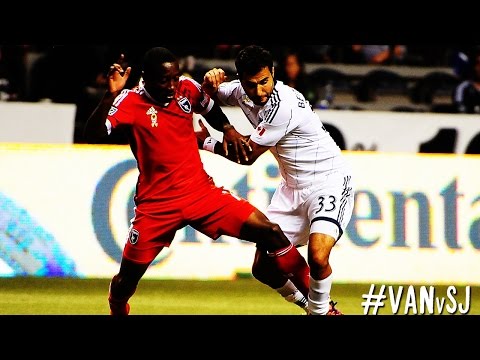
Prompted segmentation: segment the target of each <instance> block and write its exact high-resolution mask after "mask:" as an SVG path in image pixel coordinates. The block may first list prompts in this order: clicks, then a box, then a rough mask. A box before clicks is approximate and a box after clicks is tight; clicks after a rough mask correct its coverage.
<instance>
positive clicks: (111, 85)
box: [107, 54, 132, 94]
mask: <svg viewBox="0 0 480 360" xmlns="http://www.w3.org/2000/svg"><path fill="white" fill-rule="evenodd" d="M125 63H126V62H125V55H124V54H121V55H120V57H119V58H118V60H117V62H116V63H114V64H113V65H112V66H110V70H109V71H108V75H107V78H108V90H109V91H110V92H111V93H112V94H115V93H117V92H119V91H121V90H123V88H124V87H125V84H126V83H127V80H128V77H129V76H130V72H131V71H132V68H131V67H130V66H127V68H125V69H124V67H125Z"/></svg>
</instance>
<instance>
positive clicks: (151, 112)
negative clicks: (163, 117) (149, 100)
mask: <svg viewBox="0 0 480 360" xmlns="http://www.w3.org/2000/svg"><path fill="white" fill-rule="evenodd" d="M147 115H150V120H151V121H152V127H158V122H157V110H155V108H154V107H153V106H152V107H150V109H148V111H147Z"/></svg>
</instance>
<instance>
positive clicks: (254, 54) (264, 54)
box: [235, 45, 273, 79]
mask: <svg viewBox="0 0 480 360" xmlns="http://www.w3.org/2000/svg"><path fill="white" fill-rule="evenodd" d="M235 67H236V69H237V74H238V77H239V78H240V79H242V78H243V76H244V75H255V74H257V73H258V72H259V71H260V70H262V69H263V68H264V67H268V68H269V69H270V71H272V69H273V56H272V54H271V53H270V52H269V51H268V50H266V49H264V48H263V47H261V46H258V45H248V46H246V47H244V48H243V49H242V50H240V52H239V53H238V55H237V58H236V59H235Z"/></svg>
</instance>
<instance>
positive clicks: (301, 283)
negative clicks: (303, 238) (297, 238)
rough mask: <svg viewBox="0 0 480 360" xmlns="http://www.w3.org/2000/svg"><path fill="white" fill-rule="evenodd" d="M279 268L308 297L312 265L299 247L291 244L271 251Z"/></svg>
mask: <svg viewBox="0 0 480 360" xmlns="http://www.w3.org/2000/svg"><path fill="white" fill-rule="evenodd" d="M269 256H271V257H272V258H273V259H274V261H275V263H276V264H277V267H278V269H279V270H280V271H281V272H283V273H284V274H286V276H287V277H288V278H289V279H290V280H291V281H292V282H293V283H294V284H295V286H296V287H297V289H298V290H300V292H301V293H302V294H303V295H304V296H305V297H306V298H307V299H308V290H309V288H310V279H309V276H310V267H309V266H308V264H307V262H306V260H305V258H304V257H303V256H302V254H300V252H299V251H298V249H297V248H296V247H295V246H293V244H291V245H289V246H288V247H286V248H283V249H280V250H277V251H276V252H274V253H270V254H269Z"/></svg>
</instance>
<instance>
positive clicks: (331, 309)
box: [326, 300, 343, 315]
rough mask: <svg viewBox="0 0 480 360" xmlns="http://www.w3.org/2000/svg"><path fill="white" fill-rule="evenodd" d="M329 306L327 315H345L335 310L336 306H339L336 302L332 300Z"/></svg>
mask: <svg viewBox="0 0 480 360" xmlns="http://www.w3.org/2000/svg"><path fill="white" fill-rule="evenodd" d="M328 304H329V309H328V312H327V314H326V315H343V313H342V312H341V311H340V310H338V309H337V308H335V305H337V303H336V302H334V301H333V300H330V302H329V303H328Z"/></svg>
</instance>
